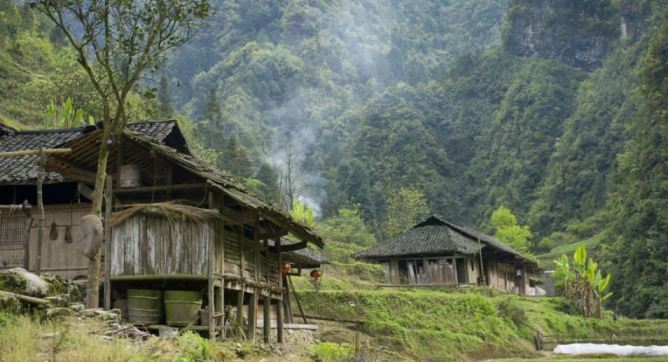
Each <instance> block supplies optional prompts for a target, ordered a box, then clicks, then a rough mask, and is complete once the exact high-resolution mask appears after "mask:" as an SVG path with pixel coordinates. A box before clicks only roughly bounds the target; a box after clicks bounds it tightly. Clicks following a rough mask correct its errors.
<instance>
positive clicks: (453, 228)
mask: <svg viewBox="0 0 668 362" xmlns="http://www.w3.org/2000/svg"><path fill="white" fill-rule="evenodd" d="M480 246H483V247H490V248H492V249H496V250H500V251H502V252H505V253H508V254H512V255H514V256H516V257H518V258H520V259H524V260H525V261H528V262H530V263H534V262H533V261H532V260H531V259H530V258H528V257H526V256H525V255H523V254H522V253H520V252H518V251H516V250H514V249H513V248H511V247H510V246H508V245H506V244H504V243H503V242H501V241H499V240H497V239H495V238H494V237H492V236H489V235H487V234H484V233H481V232H479V231H477V230H473V229H471V228H468V227H465V226H460V225H457V224H453V223H451V222H449V221H446V220H444V219H442V218H439V217H437V216H430V217H429V218H427V219H426V220H424V221H422V222H420V223H418V224H417V225H415V226H413V228H411V229H410V230H408V231H406V232H405V233H404V234H402V235H399V236H398V237H396V238H394V239H389V240H386V241H382V242H379V243H377V244H375V245H373V246H372V247H371V248H369V249H367V250H365V251H362V252H360V253H358V254H356V257H360V258H382V257H389V256H399V255H429V254H431V255H433V254H440V253H449V252H459V253H461V254H473V253H477V252H478V250H480ZM485 250H487V249H485Z"/></svg>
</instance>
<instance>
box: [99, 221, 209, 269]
mask: <svg viewBox="0 0 668 362" xmlns="http://www.w3.org/2000/svg"><path fill="white" fill-rule="evenodd" d="M211 228H212V225H211V223H197V222H192V221H187V220H179V221H175V220H168V219H166V218H162V217H157V216H149V215H143V214H140V215H135V216H133V217H131V218H129V219H127V220H125V221H124V222H122V223H121V224H119V225H116V226H115V227H114V228H113V233H112V245H111V260H112V263H111V275H112V276H120V275H171V274H183V275H206V274H207V266H208V255H209V254H208V252H209V239H210V237H211V230H210V229H211Z"/></svg>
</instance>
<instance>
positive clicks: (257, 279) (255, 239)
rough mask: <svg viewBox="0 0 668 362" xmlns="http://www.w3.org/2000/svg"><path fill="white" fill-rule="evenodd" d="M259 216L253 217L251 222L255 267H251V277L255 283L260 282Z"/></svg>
mask: <svg viewBox="0 0 668 362" xmlns="http://www.w3.org/2000/svg"><path fill="white" fill-rule="evenodd" d="M258 224H259V218H258V217H257V216H256V217H255V222H254V223H253V253H254V256H253V257H254V259H255V268H253V274H254V275H253V279H254V280H255V282H256V283H259V282H260V245H259V244H258V242H259V240H258V232H257V228H258Z"/></svg>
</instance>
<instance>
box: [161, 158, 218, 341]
mask: <svg viewBox="0 0 668 362" xmlns="http://www.w3.org/2000/svg"><path fill="white" fill-rule="evenodd" d="M170 172H171V170H170ZM221 200H222V201H221V208H222V207H224V206H225V205H224V202H225V197H223V196H221ZM216 226H217V230H218V232H217V240H218V246H217V249H216V250H217V251H218V254H219V255H218V263H220V265H218V263H217V264H216V265H217V267H218V271H220V274H225V219H223V218H221V219H220V220H219V221H218V222H217V223H216ZM217 302H218V303H219V305H216V307H217V308H216V309H217V311H216V312H217V313H219V315H220V319H219V321H220V324H219V325H220V338H221V339H225V338H226V336H225V328H226V324H225V278H221V279H220V288H219V289H218V299H217Z"/></svg>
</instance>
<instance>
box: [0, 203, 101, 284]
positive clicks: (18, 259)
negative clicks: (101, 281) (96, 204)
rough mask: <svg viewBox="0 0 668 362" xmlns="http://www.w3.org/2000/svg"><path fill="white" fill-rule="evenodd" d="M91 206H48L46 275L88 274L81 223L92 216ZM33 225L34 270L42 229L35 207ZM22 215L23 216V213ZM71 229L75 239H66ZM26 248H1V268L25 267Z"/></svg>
mask: <svg viewBox="0 0 668 362" xmlns="http://www.w3.org/2000/svg"><path fill="white" fill-rule="evenodd" d="M90 208H91V206H90V204H87V203H76V204H71V205H70V204H67V205H47V206H45V207H44V216H45V222H44V225H45V227H44V236H43V242H42V268H41V269H42V272H44V273H52V274H58V275H60V276H62V277H66V278H70V279H75V278H84V277H85V276H86V274H87V268H88V259H87V258H86V257H85V256H84V255H83V252H82V250H81V235H80V233H79V221H80V220H81V217H82V216H83V215H86V214H88V213H90ZM32 213H33V223H32V228H31V229H30V270H34V269H35V267H36V265H37V234H38V229H39V221H38V211H37V209H36V208H33V210H32ZM21 215H23V214H22V213H21ZM54 223H55V231H56V233H55V235H54V236H56V238H55V239H53V240H52V238H51V235H50V234H51V226H52V225H53V224H54ZM68 226H69V228H70V235H71V240H69V241H68V240H66V238H65V232H66V229H67V227H68ZM23 249H24V246H23V245H22V244H21V245H16V244H15V245H13V246H11V247H0V267H2V268H9V267H15V266H21V267H22V266H23V256H24V250H23Z"/></svg>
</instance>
